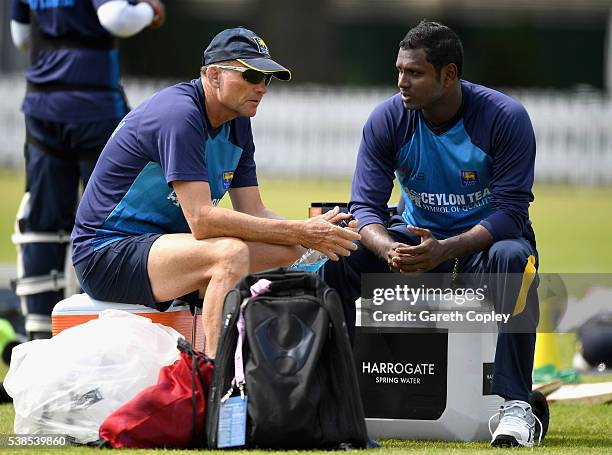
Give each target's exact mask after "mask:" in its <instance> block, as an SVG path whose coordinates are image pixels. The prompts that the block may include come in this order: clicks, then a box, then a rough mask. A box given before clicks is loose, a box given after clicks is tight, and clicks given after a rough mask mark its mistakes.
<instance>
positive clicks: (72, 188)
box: [18, 117, 78, 339]
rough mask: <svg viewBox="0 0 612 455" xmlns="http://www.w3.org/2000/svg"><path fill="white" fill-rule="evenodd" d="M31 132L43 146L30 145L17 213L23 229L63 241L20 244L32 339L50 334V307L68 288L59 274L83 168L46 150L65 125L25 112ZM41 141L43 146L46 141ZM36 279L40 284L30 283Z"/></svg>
mask: <svg viewBox="0 0 612 455" xmlns="http://www.w3.org/2000/svg"><path fill="white" fill-rule="evenodd" d="M26 128H27V130H28V134H29V135H30V136H31V137H34V138H35V139H36V141H37V143H39V145H33V144H32V143H31V142H29V143H28V144H26V150H25V155H26V156H25V158H26V192H27V194H29V202H28V203H25V202H26V201H25V200H24V202H23V203H22V208H23V211H22V213H20V214H18V218H19V220H18V222H19V230H20V232H21V233H22V234H29V233H34V234H36V233H39V234H48V235H55V236H58V237H59V236H60V235H63V237H64V240H63V241H62V240H58V241H56V242H50V241H46V242H40V241H39V240H33V241H31V242H28V243H21V244H20V245H19V248H20V256H21V265H19V264H18V267H22V272H23V273H22V275H21V278H22V279H24V280H23V281H21V280H20V281H19V283H18V292H19V294H22V295H21V297H22V309H23V312H24V316H25V320H26V332H27V334H28V336H29V337H30V338H31V339H33V338H47V337H50V336H51V311H52V309H53V306H54V305H55V304H56V303H57V302H58V301H60V300H62V299H63V298H64V289H63V287H62V286H61V285H59V284H58V283H57V281H56V280H55V279H54V277H57V276H58V275H59V274H62V273H63V272H64V260H65V255H66V246H67V243H68V242H67V236H69V235H70V231H71V229H72V225H73V217H74V205H75V202H76V189H77V186H78V170H77V166H76V161H74V160H71V159H67V158H64V157H60V156H56V155H53V154H51V153H49V152H48V151H47V150H43V148H44V145H45V144H47V143H49V144H50V147H52V148H55V147H57V146H58V145H59V144H61V142H62V130H63V125H62V124H59V123H54V122H47V121H41V120H38V119H34V118H32V117H26ZM41 145H42V146H41ZM32 282H36V283H37V285H36V287H32V286H28V284H27V283H32Z"/></svg>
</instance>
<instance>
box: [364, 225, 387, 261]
mask: <svg viewBox="0 0 612 455" xmlns="http://www.w3.org/2000/svg"><path fill="white" fill-rule="evenodd" d="M359 233H360V234H361V243H363V245H364V246H365V247H366V248H367V249H368V250H370V251H371V252H372V253H374V254H375V255H376V256H378V257H379V258H381V259H383V260H385V261H386V260H387V253H388V252H389V249H390V248H391V245H393V243H395V240H393V238H392V237H391V236H390V235H389V232H388V231H387V228H386V227H385V226H383V225H382V224H376V223H374V224H368V225H367V226H365V227H364V228H363V229H361V231H359Z"/></svg>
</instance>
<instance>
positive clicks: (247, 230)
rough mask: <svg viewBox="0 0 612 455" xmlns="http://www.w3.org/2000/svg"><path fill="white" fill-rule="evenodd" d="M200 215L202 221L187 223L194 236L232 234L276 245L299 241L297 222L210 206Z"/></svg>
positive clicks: (206, 236) (243, 238)
mask: <svg viewBox="0 0 612 455" xmlns="http://www.w3.org/2000/svg"><path fill="white" fill-rule="evenodd" d="M266 214H267V215H270V214H269V213H267V212H266ZM202 215H203V216H202V222H200V223H197V225H196V226H191V229H192V232H193V235H194V237H195V238H197V239H207V238H216V237H236V238H239V239H242V240H247V241H253V242H265V243H274V244H278V245H295V244H299V243H301V241H300V240H301V229H300V224H301V223H300V222H299V221H291V220H281V219H275V218H270V217H263V216H261V217H260V216H255V215H249V214H246V213H241V212H237V211H234V210H230V209H225V208H222V207H214V206H213V207H208V208H206V209H205V212H204V213H203V214H202ZM258 215H259V214H258ZM262 215H263V214H262Z"/></svg>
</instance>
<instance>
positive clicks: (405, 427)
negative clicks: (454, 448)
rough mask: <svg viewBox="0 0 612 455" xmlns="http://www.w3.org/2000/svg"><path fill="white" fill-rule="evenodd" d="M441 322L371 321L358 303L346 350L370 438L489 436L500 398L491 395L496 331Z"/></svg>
mask: <svg viewBox="0 0 612 455" xmlns="http://www.w3.org/2000/svg"><path fill="white" fill-rule="evenodd" d="M446 305H447V306H448V304H446ZM374 309H376V308H374ZM411 309H412V310H414V307H412V308H411ZM449 309H450V307H449ZM457 310H459V311H469V310H472V311H474V310H475V308H461V307H457V306H454V307H453V308H452V311H457ZM476 311H482V312H487V311H489V312H490V308H488V307H487V308H483V309H480V310H478V309H476ZM444 324H445V323H435V324H433V326H429V327H420V328H419V327H417V326H418V324H416V323H409V324H406V323H404V324H402V323H388V322H383V323H376V326H374V323H373V322H372V307H371V306H367V308H366V305H364V308H363V309H362V308H361V306H360V305H359V304H358V307H357V327H356V335H355V346H354V353H355V362H356V367H357V376H358V379H359V386H360V390H361V397H362V400H363V404H364V409H365V415H366V423H367V427H368V433H369V436H370V437H373V438H399V439H431V440H459V441H473V440H487V439H490V435H489V430H488V421H489V418H490V417H491V416H492V415H493V414H495V413H496V412H497V410H498V408H499V406H500V404H501V403H502V401H503V400H502V398H500V397H499V396H497V395H493V394H491V379H492V371H493V361H494V358H495V343H496V340H497V333H457V332H455V331H453V330H452V327H451V326H450V325H449V323H446V325H444ZM425 325H427V324H423V326H425ZM449 328H450V330H449ZM489 331H491V329H490V328H489Z"/></svg>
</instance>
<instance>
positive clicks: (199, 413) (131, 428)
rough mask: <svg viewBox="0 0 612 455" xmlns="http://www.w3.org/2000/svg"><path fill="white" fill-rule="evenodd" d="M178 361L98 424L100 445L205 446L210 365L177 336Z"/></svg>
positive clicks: (202, 355)
mask: <svg viewBox="0 0 612 455" xmlns="http://www.w3.org/2000/svg"><path fill="white" fill-rule="evenodd" d="M178 349H179V350H180V351H181V358H180V359H179V360H177V361H176V362H174V363H173V364H172V365H169V366H167V367H163V368H162V369H161V370H160V372H159V378H158V379H157V384H155V385H152V386H150V387H147V388H146V389H144V390H143V391H142V392H140V393H139V394H138V395H136V396H135V397H134V398H132V399H131V400H130V401H128V402H127V403H125V404H124V405H123V406H121V407H120V408H119V409H117V410H116V411H115V412H113V413H112V414H111V415H110V416H109V417H107V418H106V420H105V421H104V422H103V423H102V425H101V426H100V438H101V439H102V440H103V441H105V444H104V445H107V446H108V445H110V446H111V447H114V448H121V447H126V448H142V449H149V448H157V447H172V448H192V447H206V433H205V430H204V429H205V416H206V398H207V396H208V387H209V386H210V383H211V381H212V372H213V363H212V360H211V359H209V358H208V357H206V356H205V355H204V354H202V353H201V352H198V351H195V350H194V349H193V348H192V346H191V345H190V344H189V343H188V342H187V341H185V340H184V339H182V338H179V341H178Z"/></svg>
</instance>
